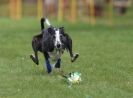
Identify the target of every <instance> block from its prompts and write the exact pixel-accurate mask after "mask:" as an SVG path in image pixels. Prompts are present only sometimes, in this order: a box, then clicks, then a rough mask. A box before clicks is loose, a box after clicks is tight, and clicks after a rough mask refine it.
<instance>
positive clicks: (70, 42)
mask: <svg viewBox="0 0 133 98" xmlns="http://www.w3.org/2000/svg"><path fill="white" fill-rule="evenodd" d="M67 48H68V51H69V54H70V57H71V62H74V61H75V60H76V59H77V58H78V57H79V54H78V53H75V54H73V51H72V40H71V38H69V39H68V45H67Z"/></svg>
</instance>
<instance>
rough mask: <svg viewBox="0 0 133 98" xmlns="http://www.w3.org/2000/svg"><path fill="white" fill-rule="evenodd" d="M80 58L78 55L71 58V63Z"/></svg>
mask: <svg viewBox="0 0 133 98" xmlns="http://www.w3.org/2000/svg"><path fill="white" fill-rule="evenodd" d="M78 57H79V54H78V53H76V54H75V55H74V56H73V57H72V58H71V62H74V61H75V60H76V59H77V58H78Z"/></svg>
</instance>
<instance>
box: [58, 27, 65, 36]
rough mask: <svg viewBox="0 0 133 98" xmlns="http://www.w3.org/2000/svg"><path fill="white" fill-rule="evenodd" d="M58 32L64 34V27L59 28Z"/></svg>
mask: <svg viewBox="0 0 133 98" xmlns="http://www.w3.org/2000/svg"><path fill="white" fill-rule="evenodd" d="M59 30H60V32H61V34H63V35H64V34H65V30H64V27H60V28H59Z"/></svg>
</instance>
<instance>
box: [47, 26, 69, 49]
mask: <svg viewBox="0 0 133 98" xmlns="http://www.w3.org/2000/svg"><path fill="white" fill-rule="evenodd" d="M48 32H49V33H50V34H51V41H52V43H53V45H54V48H55V49H57V50H60V49H62V48H64V45H65V42H66V37H67V36H66V34H65V32H64V27H60V28H54V27H49V28H48Z"/></svg>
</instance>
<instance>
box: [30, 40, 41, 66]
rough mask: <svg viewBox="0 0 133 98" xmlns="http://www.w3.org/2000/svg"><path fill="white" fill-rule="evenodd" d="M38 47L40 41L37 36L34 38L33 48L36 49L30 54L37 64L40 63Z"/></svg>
mask: <svg viewBox="0 0 133 98" xmlns="http://www.w3.org/2000/svg"><path fill="white" fill-rule="evenodd" d="M38 47H39V42H38V41H37V39H36V38H33V40H32V49H33V51H34V54H32V55H30V58H31V59H32V61H33V62H34V63H35V64H37V65H39V60H38Z"/></svg>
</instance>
